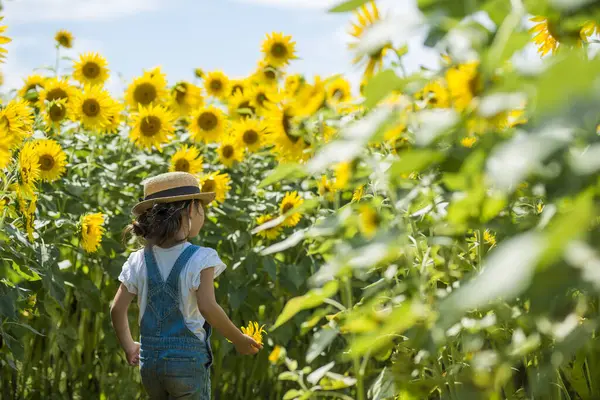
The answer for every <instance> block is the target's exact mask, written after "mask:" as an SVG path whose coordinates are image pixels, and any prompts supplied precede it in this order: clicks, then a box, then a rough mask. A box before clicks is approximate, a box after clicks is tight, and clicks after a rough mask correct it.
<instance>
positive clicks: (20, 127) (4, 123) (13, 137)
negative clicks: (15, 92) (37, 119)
mask: <svg viewBox="0 0 600 400" xmlns="http://www.w3.org/2000/svg"><path fill="white" fill-rule="evenodd" d="M33 120H34V116H33V110H32V109H31V108H30V107H29V104H28V103H27V101H25V100H23V99H18V100H12V101H10V102H9V103H8V104H7V105H6V107H4V108H3V109H2V110H0V132H2V133H3V136H4V138H3V142H4V143H5V144H6V145H8V147H15V146H18V145H20V144H21V142H23V139H25V138H26V137H29V136H31V135H32V134H33Z"/></svg>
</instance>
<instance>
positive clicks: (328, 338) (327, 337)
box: [306, 326, 339, 364]
mask: <svg viewBox="0 0 600 400" xmlns="http://www.w3.org/2000/svg"><path fill="white" fill-rule="evenodd" d="M338 333H339V332H338V331H337V329H333V328H331V327H329V326H326V327H324V328H323V329H321V330H319V331H318V332H317V333H315V334H314V335H313V337H312V341H311V342H310V345H309V346H308V350H307V352H306V362H307V363H309V364H310V363H311V362H313V361H314V360H315V359H316V358H317V357H318V356H319V354H321V352H322V351H323V350H325V348H326V347H327V346H329V345H330V344H331V342H333V340H334V339H335V338H336V336H337V335H338Z"/></svg>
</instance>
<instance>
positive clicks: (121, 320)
mask: <svg viewBox="0 0 600 400" xmlns="http://www.w3.org/2000/svg"><path fill="white" fill-rule="evenodd" d="M134 297H135V295H134V294H131V293H129V291H128V290H127V288H126V287H125V285H123V284H122V283H121V286H119V290H117V294H116V295H115V299H114V300H113V304H112V306H111V307H110V319H111V320H112V325H113V328H114V329H115V332H116V333H117V337H118V338H119V342H120V343H121V347H122V348H123V350H124V351H125V356H126V357H127V362H128V363H129V365H138V364H139V362H140V344H139V343H137V342H135V341H134V340H133V338H132V337H131V331H130V330H129V320H128V319H127V310H128V309H129V305H130V304H131V301H132V300H133V298H134Z"/></svg>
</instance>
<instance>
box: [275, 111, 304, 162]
mask: <svg viewBox="0 0 600 400" xmlns="http://www.w3.org/2000/svg"><path fill="white" fill-rule="evenodd" d="M265 117H266V124H267V131H268V133H269V139H270V142H271V143H272V144H273V145H274V146H275V150H276V152H277V153H279V154H280V156H281V157H282V158H284V159H290V160H297V159H299V158H302V153H303V152H304V149H305V148H306V143H305V142H304V140H303V139H302V137H301V136H300V134H299V133H298V132H297V130H296V126H295V123H294V118H295V117H294V111H293V109H292V107H290V106H289V105H282V106H280V107H275V108H273V109H272V110H269V112H268V114H266V115H265Z"/></svg>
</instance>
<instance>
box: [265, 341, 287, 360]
mask: <svg viewBox="0 0 600 400" xmlns="http://www.w3.org/2000/svg"><path fill="white" fill-rule="evenodd" d="M285 355H286V350H285V347H281V346H279V345H276V346H275V347H274V348H273V351H271V354H269V362H270V363H271V364H277V362H278V361H279V360H282V359H283V357H285Z"/></svg>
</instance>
